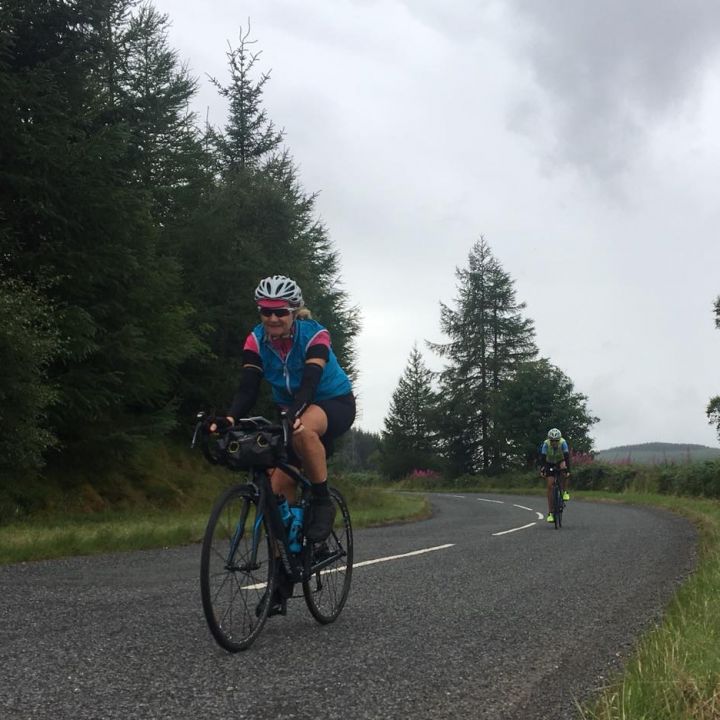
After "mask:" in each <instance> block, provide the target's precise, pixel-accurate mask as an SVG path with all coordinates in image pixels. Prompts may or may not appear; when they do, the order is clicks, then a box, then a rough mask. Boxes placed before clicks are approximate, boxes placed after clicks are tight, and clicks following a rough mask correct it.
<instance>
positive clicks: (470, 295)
mask: <svg viewBox="0 0 720 720" xmlns="http://www.w3.org/2000/svg"><path fill="white" fill-rule="evenodd" d="M456 277H457V278H458V286H457V289H458V297H457V298H456V302H457V307H456V308H452V307H450V306H448V305H445V304H443V303H441V316H440V324H441V328H442V330H443V331H444V333H445V334H446V335H447V336H448V337H449V338H450V341H449V342H447V343H429V346H430V347H431V349H433V350H434V351H436V352H437V353H438V354H439V355H440V356H441V357H444V358H446V359H447V360H448V365H447V366H446V367H445V369H444V370H443V371H442V372H441V374H440V386H441V391H440V395H441V397H442V398H443V407H442V408H441V414H442V427H443V431H442V436H443V439H444V444H445V454H446V456H447V458H448V462H449V463H450V465H451V468H452V469H453V470H454V471H455V472H476V471H478V470H479V469H483V470H485V471H487V470H488V469H490V467H493V468H494V469H499V468H500V467H501V466H502V462H503V458H502V447H503V443H502V438H501V437H500V436H499V435H498V433H497V432H496V431H495V405H496V403H497V401H498V398H499V396H500V393H501V391H502V387H503V385H504V383H505V382H506V381H507V379H508V378H510V377H512V374H513V372H514V370H515V369H516V368H517V367H518V366H519V364H520V363H522V362H525V361H527V360H529V359H531V358H533V357H534V356H535V355H536V354H537V348H536V347H535V344H534V340H533V337H534V329H533V324H532V321H531V320H529V319H527V318H524V317H523V315H522V311H523V310H524V308H525V304H524V303H519V302H518V301H517V299H516V292H515V288H514V282H513V280H512V279H511V277H510V276H509V274H508V273H507V272H505V271H504V270H503V268H502V266H501V265H500V263H499V262H498V261H497V259H496V258H495V257H494V256H493V254H492V252H491V249H490V246H489V245H488V243H487V242H486V241H485V239H484V238H482V237H481V239H480V240H479V241H477V242H476V243H475V244H474V246H473V248H472V250H471V252H470V254H469V256H468V266H467V268H462V269H457V271H456Z"/></svg>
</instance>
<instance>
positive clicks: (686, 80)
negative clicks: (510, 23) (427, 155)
mask: <svg viewBox="0 0 720 720" xmlns="http://www.w3.org/2000/svg"><path fill="white" fill-rule="evenodd" d="M510 2H511V4H512V6H513V7H514V8H515V9H516V11H517V12H518V20H520V21H521V22H523V21H524V26H523V27H522V29H520V32H521V34H522V35H523V37H524V40H525V47H524V51H525V52H527V53H528V55H529V58H530V60H531V62H532V66H533V70H534V73H535V76H536V79H537V82H538V84H539V86H540V88H541V89H542V91H543V92H544V94H545V95H546V98H545V99H546V105H548V107H547V118H546V119H547V120H548V121H549V123H550V132H551V134H552V136H553V138H554V140H553V144H552V145H553V146H552V149H551V153H552V156H553V159H554V160H556V161H559V162H565V163H571V164H573V165H576V166H580V167H581V168H584V169H588V170H590V171H591V172H593V173H596V174H600V175H612V174H615V173H617V172H618V171H620V170H622V169H623V168H624V167H625V166H626V164H627V163H628V162H629V161H630V160H631V158H632V156H633V154H634V153H635V152H636V151H637V149H638V148H639V147H641V144H642V140H643V137H644V135H645V129H646V128H648V127H649V126H651V125H652V124H653V123H655V122H656V121H658V120H662V119H663V118H665V117H667V116H668V115H669V114H670V113H672V112H673V111H675V110H677V109H678V108H679V107H680V106H682V104H683V103H684V102H685V101H687V100H688V98H689V97H690V96H691V95H692V94H693V92H694V91H695V90H696V89H697V85H698V83H699V81H700V79H701V76H702V72H703V71H704V69H705V68H706V67H707V65H708V63H709V62H710V60H711V59H712V58H713V56H714V55H715V53H717V51H718V49H719V47H720V42H719V41H720V3H717V2H715V0H663V1H662V2H658V0H633V2H628V0H604V1H603V2H588V1H587V0H586V1H585V2H578V0H562V1H557V0H556V1H555V2H544V3H539V2H537V0H510ZM520 105H521V103H519V106H520ZM518 113H519V107H515V108H513V110H512V111H511V114H510V117H509V119H508V120H509V126H510V127H511V128H513V129H518V128H521V127H523V123H522V122H521V121H519V119H518ZM529 125H530V123H526V124H525V127H524V128H523V130H524V131H525V132H527V133H528V134H533V133H534V131H535V128H534V127H529Z"/></svg>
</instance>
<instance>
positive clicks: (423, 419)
mask: <svg viewBox="0 0 720 720" xmlns="http://www.w3.org/2000/svg"><path fill="white" fill-rule="evenodd" d="M435 405H436V399H435V394H434V392H433V389H432V373H431V372H430V370H428V369H427V367H426V366H425V363H424V362H423V359H422V355H421V354H420V351H419V350H418V349H417V345H415V346H413V349H412V351H411V353H410V357H409V359H408V363H407V366H406V367H405V371H404V373H403V375H402V377H401V378H400V381H399V383H398V386H397V388H396V389H395V391H394V392H393V396H392V400H391V402H390V410H389V412H388V415H387V416H386V418H385V422H384V426H385V427H384V430H383V433H382V440H383V450H382V458H383V459H382V466H383V470H384V471H385V472H386V473H387V474H388V475H389V476H390V477H400V476H402V475H405V474H407V473H409V472H410V471H411V470H413V469H414V468H417V469H428V468H435V467H437V457H436V451H435V429H434V425H433V416H434V412H435Z"/></svg>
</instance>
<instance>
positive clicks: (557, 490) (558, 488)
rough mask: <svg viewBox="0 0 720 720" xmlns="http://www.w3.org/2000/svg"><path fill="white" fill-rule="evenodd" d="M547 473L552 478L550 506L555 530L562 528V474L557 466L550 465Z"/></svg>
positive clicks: (563, 507)
mask: <svg viewBox="0 0 720 720" xmlns="http://www.w3.org/2000/svg"><path fill="white" fill-rule="evenodd" d="M548 472H549V473H550V474H551V475H552V476H553V487H552V506H553V518H554V519H555V529H556V530H557V529H558V528H561V527H562V514H563V510H564V509H565V501H564V500H563V489H562V483H561V482H560V476H561V475H562V474H563V472H564V471H563V470H562V468H561V467H560V466H559V465H551V466H550V467H549V468H548Z"/></svg>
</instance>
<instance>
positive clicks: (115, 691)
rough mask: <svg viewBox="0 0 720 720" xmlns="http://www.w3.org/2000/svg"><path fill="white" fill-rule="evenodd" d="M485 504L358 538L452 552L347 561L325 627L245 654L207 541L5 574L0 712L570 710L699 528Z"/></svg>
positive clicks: (280, 629) (379, 714) (652, 615)
mask: <svg viewBox="0 0 720 720" xmlns="http://www.w3.org/2000/svg"><path fill="white" fill-rule="evenodd" d="M482 497H485V496H480V497H479V496H475V495H467V496H464V497H462V496H451V495H442V496H434V497H433V499H432V503H433V507H434V510H435V514H434V516H433V518H432V519H430V520H427V521H423V522H419V523H412V524H407V525H395V526H392V527H386V528H378V529H370V530H361V531H356V532H355V562H356V563H359V562H362V561H365V560H373V559H379V558H384V557H388V556H394V555H399V554H404V553H410V552H413V551H417V550H422V549H427V548H435V547H438V546H444V545H450V547H444V548H442V549H437V550H432V551H430V552H426V553H422V554H416V555H409V556H407V557H401V558H397V559H394V560H388V561H386V562H379V563H374V564H369V565H365V566H361V567H357V568H356V570H355V572H354V575H353V587H352V590H351V593H350V598H349V600H348V604H347V605H346V607H345V609H344V611H343V613H342V615H341V616H340V618H339V619H338V621H337V622H336V623H334V624H332V625H328V626H320V625H318V624H317V623H316V622H315V621H314V620H313V619H312V617H311V616H310V614H309V612H308V611H307V609H306V608H305V605H304V601H303V600H302V599H301V598H300V599H296V600H293V601H292V602H291V603H290V607H289V612H288V615H287V616H285V617H276V618H272V619H270V620H269V621H268V623H267V625H266V626H265V629H264V630H263V633H262V634H261V636H260V637H259V639H258V640H257V641H256V643H255V644H254V645H253V646H252V647H251V648H250V649H249V650H248V651H246V652H243V653H239V654H236V655H231V654H228V653H226V652H224V651H223V650H221V649H220V648H219V647H218V646H217V645H216V644H215V643H214V641H213V640H212V638H211V636H210V634H209V632H208V630H207V627H206V624H205V620H204V617H203V615H202V610H201V606H200V593H199V582H198V569H199V558H200V548H199V546H191V547H184V548H176V549H170V550H159V551H146V552H136V553H118V554H113V555H106V556H96V557H86V558H71V559H67V560H61V561H52V562H39V563H27V564H20V565H13V566H7V567H2V568H0V718H3V720H15V719H17V718H22V719H23V720H25V719H30V718H32V719H33V720H44V719H45V718H47V719H48V720H50V719H52V720H64V719H66V718H67V719H72V720H80V719H84V718H92V719H93V720H105V719H110V718H113V719H114V718H122V720H130V719H132V720H135V719H136V718H137V719H145V718H153V719H154V718H163V719H164V718H173V719H174V720H181V719H185V718H188V719H190V718H192V719H195V718H202V719H203V720H213V719H214V718H223V719H226V718H227V719H230V718H231V719H233V720H238V719H245V718H252V719H255V718H258V719H259V718H270V719H272V718H278V719H279V720H280V719H283V720H284V719H286V718H302V719H304V718H313V719H318V720H322V719H324V718H343V720H354V719H356V718H358V719H359V718H371V719H376V718H383V719H385V718H392V719H394V718H413V719H414V720H422V719H424V718H433V719H434V720H437V719H439V718H493V720H510V719H512V720H532V719H533V718H541V717H542V718H546V717H553V718H577V717H578V714H577V711H576V709H575V703H576V701H582V700H584V699H586V698H588V697H591V696H592V695H593V694H594V693H595V692H596V691H597V689H598V688H599V687H601V686H603V684H604V683H605V682H606V681H607V678H608V676H609V675H610V674H611V673H612V672H613V671H614V670H616V669H617V668H618V667H619V666H620V665H621V663H622V661H623V659H624V658H625V657H626V656H627V655H628V654H629V653H630V652H631V651H632V648H633V644H634V642H635V641H636V640H637V638H638V636H639V634H640V633H642V632H643V631H644V630H646V629H648V628H649V627H651V626H652V625H653V624H654V623H656V622H657V621H658V619H659V618H660V616H661V613H662V610H663V608H664V607H665V605H666V604H667V602H668V600H669V599H670V598H671V596H672V594H673V592H674V591H675V589H676V588H677V586H678V584H679V583H680V582H681V581H682V580H683V579H684V578H685V577H686V576H687V574H688V573H689V572H691V570H692V567H693V564H694V557H695V543H696V535H695V531H694V530H693V528H692V527H691V525H690V524H689V523H687V522H686V521H684V520H682V519H680V518H678V517H675V516H673V515H671V514H669V513H664V512H661V511H655V510H650V509H644V508H639V507H631V506H622V505H616V504H591V503H583V502H575V501H571V502H570V504H569V507H568V511H567V513H566V516H565V523H564V527H563V529H562V530H559V531H556V530H554V529H553V528H552V527H550V526H547V524H546V523H545V522H544V520H539V519H538V513H542V512H544V510H545V508H544V501H543V500H542V499H541V498H538V497H524V498H522V497H515V496H513V497H509V496H508V497H504V496H495V495H493V496H487V497H486V499H485V500H483V499H482ZM498 501H500V502H498ZM525 525H529V527H524V526H525ZM515 528H522V529H518V530H514V531H513V532H505V531H507V530H513V529H515ZM496 533H505V534H496Z"/></svg>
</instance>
